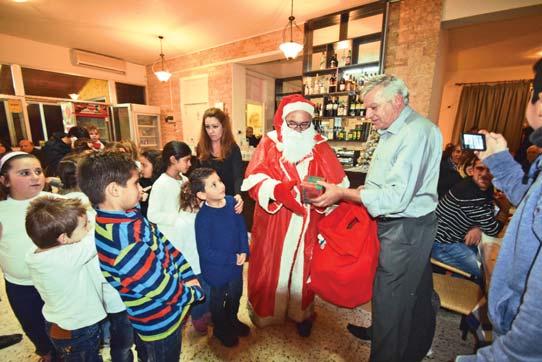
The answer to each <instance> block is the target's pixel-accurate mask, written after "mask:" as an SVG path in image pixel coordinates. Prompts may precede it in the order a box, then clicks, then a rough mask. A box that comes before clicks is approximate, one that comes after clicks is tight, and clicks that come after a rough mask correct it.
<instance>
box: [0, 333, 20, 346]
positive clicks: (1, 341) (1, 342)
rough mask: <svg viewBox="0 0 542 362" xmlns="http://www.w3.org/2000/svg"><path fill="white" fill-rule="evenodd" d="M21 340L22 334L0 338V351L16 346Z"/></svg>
mask: <svg viewBox="0 0 542 362" xmlns="http://www.w3.org/2000/svg"><path fill="white" fill-rule="evenodd" d="M22 339H23V335H22V334H9V335H7V336H0V349H2V348H6V347H9V346H12V345H14V344H17V343H19V342H20V341H21V340H22Z"/></svg>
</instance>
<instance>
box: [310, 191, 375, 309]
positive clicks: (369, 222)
mask: <svg viewBox="0 0 542 362" xmlns="http://www.w3.org/2000/svg"><path fill="white" fill-rule="evenodd" d="M318 231H319V238H320V239H323V240H324V243H322V244H321V245H320V246H318V245H316V246H315V247H314V249H313V256H312V260H311V270H310V283H309V286H310V288H311V289H312V290H313V291H314V293H315V294H317V295H318V296H320V297H321V298H322V299H324V300H326V301H328V302H330V303H332V304H335V305H337V306H340V307H347V308H355V307H357V306H359V305H362V304H365V303H367V302H368V301H369V300H371V297H372V290H373V281H374V276H375V273H376V267H377V265H378V255H379V251H380V243H379V241H378V236H377V224H376V221H375V220H373V219H372V218H371V216H370V215H369V213H368V212H367V209H366V208H365V207H364V206H362V205H359V204H354V203H350V202H342V203H340V204H339V206H338V207H337V208H335V210H333V211H332V212H331V213H330V214H328V215H326V216H324V217H323V218H322V219H321V220H320V222H319V223H318Z"/></svg>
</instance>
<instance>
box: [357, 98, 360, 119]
mask: <svg viewBox="0 0 542 362" xmlns="http://www.w3.org/2000/svg"><path fill="white" fill-rule="evenodd" d="M356 116H361V101H360V99H359V97H358V99H357V100H356Z"/></svg>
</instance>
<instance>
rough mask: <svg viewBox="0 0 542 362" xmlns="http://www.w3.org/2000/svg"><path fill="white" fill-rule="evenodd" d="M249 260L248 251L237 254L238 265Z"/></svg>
mask: <svg viewBox="0 0 542 362" xmlns="http://www.w3.org/2000/svg"><path fill="white" fill-rule="evenodd" d="M246 260H247V253H240V254H237V265H243V264H244V263H245V261H246Z"/></svg>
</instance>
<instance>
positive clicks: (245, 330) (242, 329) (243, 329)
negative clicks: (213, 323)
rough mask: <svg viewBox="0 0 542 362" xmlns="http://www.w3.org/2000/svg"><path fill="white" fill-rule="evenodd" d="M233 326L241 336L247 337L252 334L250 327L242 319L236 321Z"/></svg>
mask: <svg viewBox="0 0 542 362" xmlns="http://www.w3.org/2000/svg"><path fill="white" fill-rule="evenodd" d="M233 326H234V327H233V330H234V331H235V333H236V334H237V335H238V336H239V337H247V336H248V335H249V334H250V327H249V326H247V325H246V324H245V323H243V322H241V321H240V320H237V322H234V323H233Z"/></svg>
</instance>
